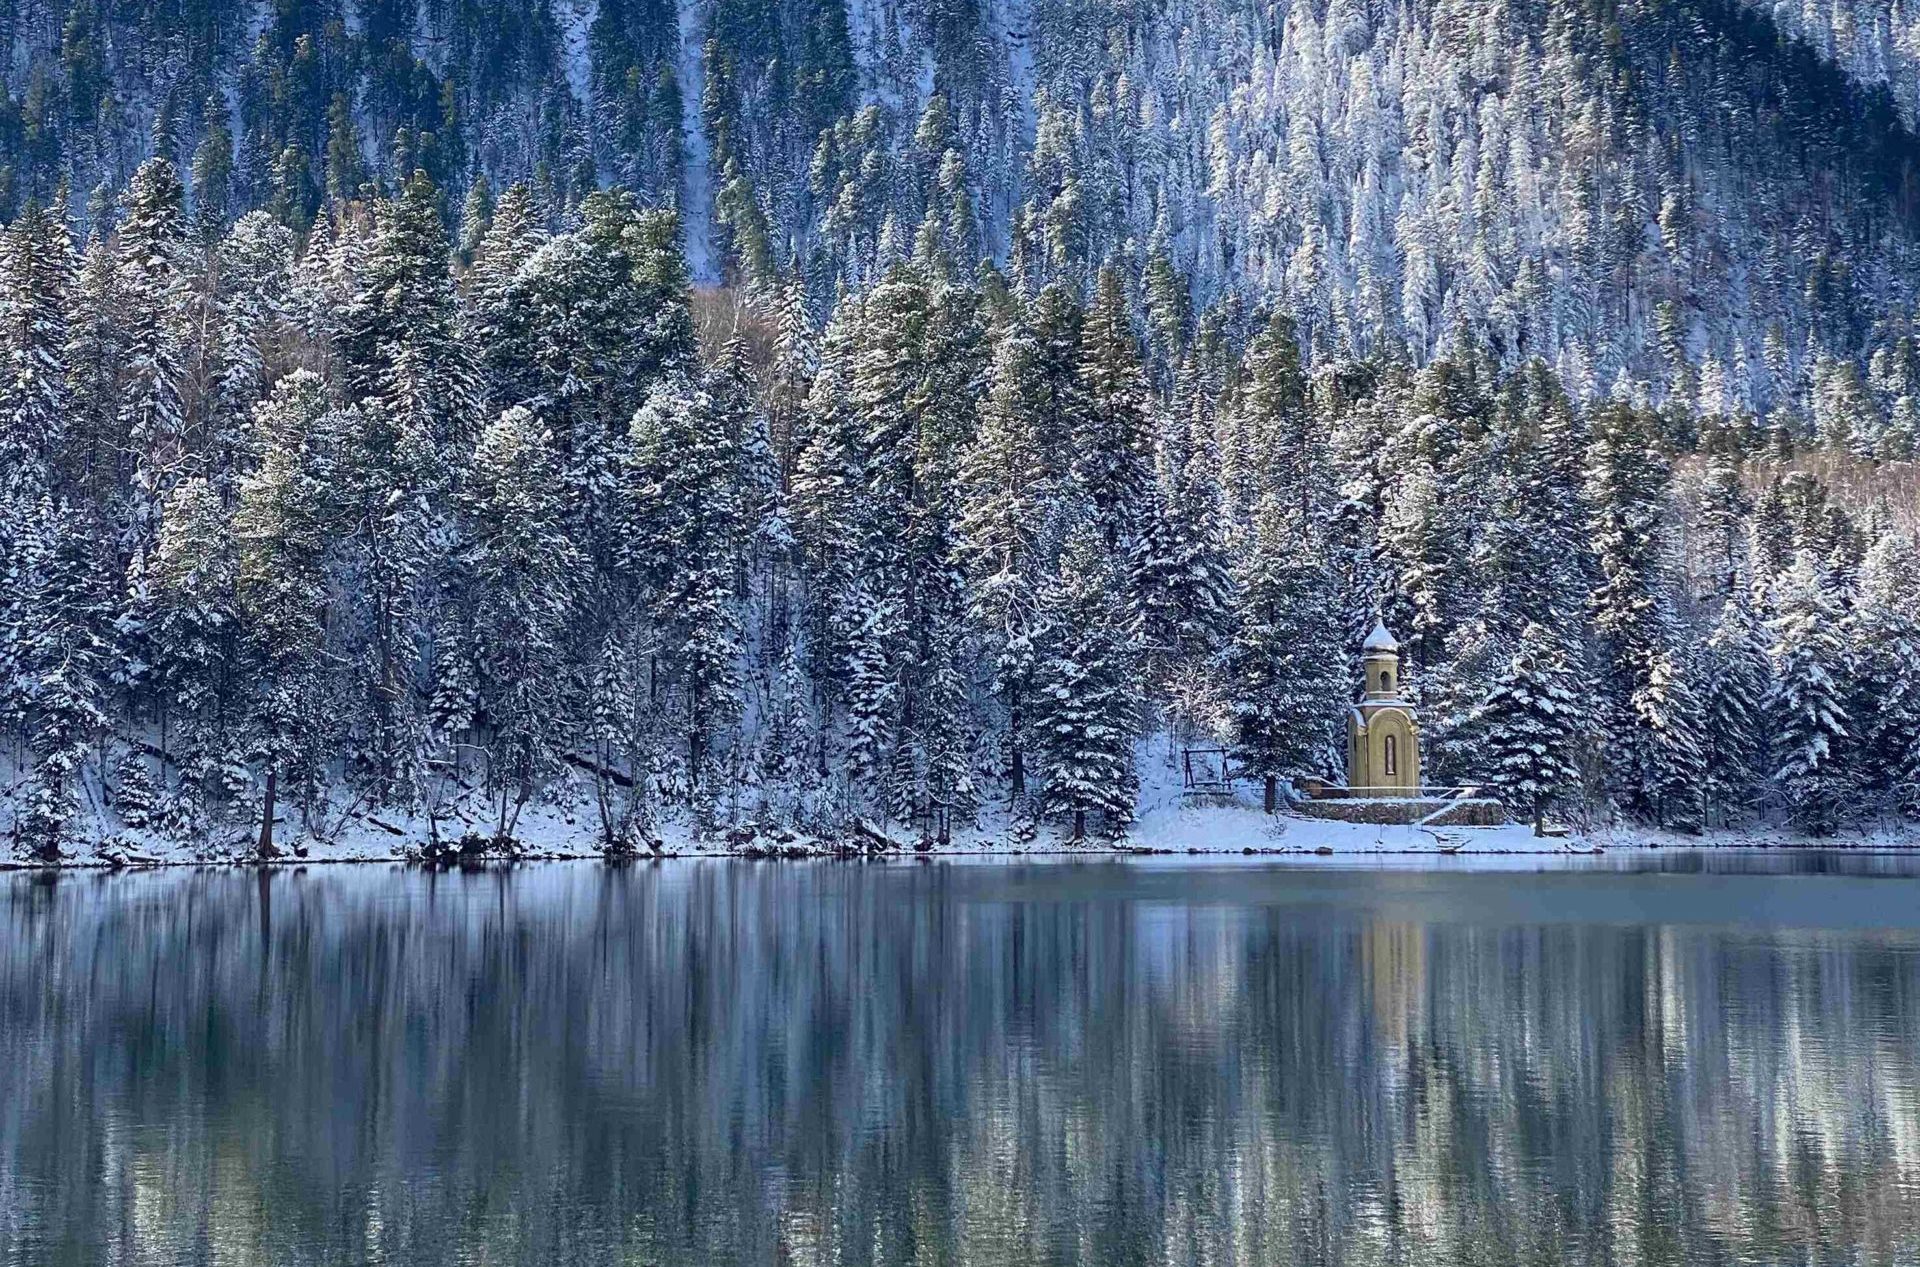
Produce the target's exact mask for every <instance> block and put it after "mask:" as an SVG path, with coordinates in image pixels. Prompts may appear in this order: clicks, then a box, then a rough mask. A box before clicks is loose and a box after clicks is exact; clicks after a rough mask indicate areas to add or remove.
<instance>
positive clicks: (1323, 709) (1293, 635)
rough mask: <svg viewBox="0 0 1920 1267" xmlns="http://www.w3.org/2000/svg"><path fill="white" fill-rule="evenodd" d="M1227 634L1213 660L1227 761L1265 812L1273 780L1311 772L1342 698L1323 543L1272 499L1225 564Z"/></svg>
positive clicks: (1272, 803) (1275, 786) (1274, 793)
mask: <svg viewBox="0 0 1920 1267" xmlns="http://www.w3.org/2000/svg"><path fill="white" fill-rule="evenodd" d="M1234 589H1235V596H1234V628H1233V633H1232V635H1231V638H1230V640H1229V642H1228V644H1227V648H1226V652H1225V655H1224V657H1223V663H1222V672H1223V673H1224V674H1225V676H1226V679H1227V684H1226V690H1227V697H1228V705H1229V709H1230V712H1231V716H1232V719H1233V752H1234V760H1235V761H1236V763H1237V764H1238V765H1239V767H1240V768H1241V769H1242V770H1245V771H1246V772H1248V773H1249V774H1251V775H1253V776H1254V777H1255V778H1257V779H1259V780H1261V783H1262V785H1263V789H1264V795H1263V803H1264V805H1265V807H1266V811H1267V812H1268V813H1269V814H1271V813H1273V812H1274V810H1275V809H1276V808H1278V804H1279V799H1280V795H1279V785H1280V781H1281V780H1282V779H1291V778H1293V777H1295V776H1299V775H1307V774H1314V773H1318V772H1319V771H1320V769H1321V768H1322V766H1323V764H1324V762H1325V759H1326V757H1327V755H1328V754H1329V752H1330V751H1332V750H1333V747H1334V732H1333V728H1334V727H1335V726H1336V725H1337V724H1338V723H1339V720H1340V717H1341V704H1342V703H1343V702H1344V697H1345V692H1346V674H1345V667H1346V666H1345V655H1344V649H1343V647H1342V646H1341V642H1340V637H1341V635H1340V629H1339V626H1338V624H1337V623H1336V622H1335V621H1334V620H1333V618H1332V616H1333V613H1332V610H1331V604H1330V598H1331V592H1330V587H1329V586H1328V583H1327V567H1326V559H1325V554H1324V543H1323V542H1322V541H1321V540H1320V538H1319V537H1318V535H1317V534H1316V533H1315V532H1313V530H1312V526H1311V525H1310V524H1305V523H1302V522H1301V520H1300V519H1299V517H1298V515H1297V514H1295V513H1294V512H1293V509H1292V508H1291V507H1289V506H1288V505H1286V504H1285V503H1284V502H1283V501H1282V500H1281V499H1280V498H1279V497H1278V496H1269V497H1268V498H1266V500H1265V501H1264V503H1263V504H1262V506H1261V508H1260V509H1259V511H1257V512H1256V514H1255V516H1254V523H1253V530H1252V532H1251V534H1250V535H1249V536H1248V537H1247V539H1246V540H1245V542H1244V544H1243V546H1242V548H1241V550H1240V555H1239V558H1238V559H1237V561H1236V562H1235V565H1234Z"/></svg>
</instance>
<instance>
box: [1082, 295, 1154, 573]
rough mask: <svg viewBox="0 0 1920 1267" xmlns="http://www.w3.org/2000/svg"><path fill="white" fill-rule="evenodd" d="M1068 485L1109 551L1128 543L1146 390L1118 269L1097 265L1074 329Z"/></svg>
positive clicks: (1147, 458) (1139, 484)
mask: <svg viewBox="0 0 1920 1267" xmlns="http://www.w3.org/2000/svg"><path fill="white" fill-rule="evenodd" d="M1074 403H1075V406H1076V407H1075V410H1074V414H1073V425H1074V430H1073V435H1072V445H1073V448H1072V455H1073V456H1072V486H1073V489H1074V492H1075V495H1076V496H1077V497H1078V498H1080V499H1081V500H1083V501H1084V502H1085V503H1086V504H1087V506H1088V508H1089V512H1090V513H1091V514H1092V515H1093V520H1094V526H1095V528H1097V529H1098V530H1099V532H1100V536H1101V539H1102V540H1104V541H1105V542H1106V543H1107V548H1108V549H1109V550H1117V551H1120V552H1122V554H1124V553H1125V552H1126V551H1128V550H1129V549H1131V547H1132V544H1133V540H1134V538H1135V537H1136V536H1137V535H1138V533H1139V531H1140V527H1141V515H1142V511H1143V509H1144V507H1145V505H1146V497H1147V492H1148V483H1149V481H1150V480H1151V479H1152V471H1153V467H1152V447H1151V446H1152V435H1153V428H1152V423H1151V420H1150V418H1149V416H1148V410H1149V406H1150V394H1149V392H1148V388H1147V379H1146V374H1145V372H1144V371H1143V370H1142V369H1141V366H1140V343H1139V340H1138V339H1136V338H1135V337H1134V333H1133V324H1132V320H1131V318H1130V317H1129V315H1128V309H1127V297H1126V291H1125V288H1124V284H1123V282H1122V280H1121V277H1120V270H1119V269H1118V268H1115V267H1113V266H1108V267H1106V268H1103V269H1101V270H1100V276H1099V280H1098V282H1097V283H1096V285H1095V288H1094V296H1093V303H1092V304H1091V305H1089V307H1088V308H1087V314H1086V319H1085V321H1084V322H1083V323H1082V325H1081V329H1080V362H1079V381H1078V392H1077V395H1076V399H1075V402H1074Z"/></svg>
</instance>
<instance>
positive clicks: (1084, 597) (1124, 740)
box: [1034, 521, 1140, 840]
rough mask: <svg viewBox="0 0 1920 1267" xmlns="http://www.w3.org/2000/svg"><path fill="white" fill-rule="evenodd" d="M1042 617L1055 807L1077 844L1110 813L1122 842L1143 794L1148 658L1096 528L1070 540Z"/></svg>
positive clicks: (1046, 738)
mask: <svg viewBox="0 0 1920 1267" xmlns="http://www.w3.org/2000/svg"><path fill="white" fill-rule="evenodd" d="M1040 610H1041V616H1042V620H1043V622H1044V623H1043V625H1042V629H1041V633H1040V638H1039V643H1040V655H1039V662H1038V664H1037V666H1036V669H1035V673H1034V679H1035V680H1034V734H1035V736H1036V739H1037V743H1038V747H1039V749H1040V756H1041V764H1042V767H1043V769H1044V771H1045V776H1046V802H1047V805H1048V807H1049V808H1050V809H1052V810H1054V811H1055V812H1058V813H1064V814H1067V815H1069V816H1070V817H1071V819H1072V822H1073V838H1074V839H1075V840H1080V839H1083V838H1084V837H1085V836H1086V831H1087V816H1088V814H1090V813H1103V814H1104V815H1105V819H1106V823H1107V826H1108V828H1109V830H1111V831H1113V832H1115V833H1117V832H1119V831H1120V830H1121V829H1123V828H1124V827H1125V826H1126V825H1127V824H1128V823H1130V822H1131V821H1132V820H1133V811H1134V801H1135V798H1136V796H1137V795H1138V791H1139V776H1138V774H1137V773H1136V771H1135V769H1134V762H1133V741H1134V736H1135V734H1136V733H1137V731H1138V727H1139V719H1140V701H1139V696H1138V689H1139V686H1138V682H1137V681H1136V680H1135V676H1134V675H1135V671H1136V665H1137V662H1138V654H1137V646H1136V638H1135V634H1134V631H1133V629H1132V627H1131V623H1130V621H1129V619H1128V616H1127V610H1126V603H1125V601H1124V599H1123V597H1122V595H1121V586H1120V584H1119V568H1118V563H1117V560H1115V558H1114V557H1113V554H1112V551H1111V550H1110V548H1109V547H1108V546H1107V544H1106V542H1105V540H1104V539H1103V537H1102V535H1101V532H1100V530H1099V529H1098V528H1097V527H1095V526H1094V525H1093V523H1092V522H1091V521H1084V522H1081V523H1078V524H1076V525H1075V527H1074V528H1073V530H1072V531H1071V532H1070V533H1069V534H1068V537H1067V541H1066V546H1065V549H1064V550H1063V551H1062V553H1061V556H1060V565H1059V568H1058V570H1057V571H1056V572H1055V573H1054V574H1053V575H1052V576H1050V577H1049V578H1048V580H1047V587H1046V589H1045V591H1044V592H1043V593H1042V596H1041V609H1040Z"/></svg>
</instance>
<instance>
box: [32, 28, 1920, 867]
mask: <svg viewBox="0 0 1920 1267" xmlns="http://www.w3.org/2000/svg"><path fill="white" fill-rule="evenodd" d="M0 16H4V21H5V26H4V31H5V34H6V37H7V39H8V40H9V41H10V44H9V47H10V48H11V57H10V59H9V61H8V62H7V87H8V94H9V96H8V101H7V104H6V111H5V116H4V118H0V155H3V156H4V157H5V159H6V166H5V173H4V174H5V180H4V181H3V182H0V218H3V219H4V220H5V221H6V228H5V231H4V235H0V567H3V568H4V571H5V574H6V576H7V577H8V584H7V586H6V589H5V592H4V594H0V601H3V602H4V609H3V610H4V617H3V619H0V681H3V682H5V683H6V684H7V690H6V691H5V693H4V696H3V697H0V708H3V709H4V724H5V726H6V735H7V742H6V746H5V748H4V756H5V761H4V763H0V764H3V766H4V771H3V772H4V773H5V775H6V782H5V784H4V792H3V796H0V830H6V831H8V832H10V833H11V837H12V839H13V840H14V841H15V842H16V843H17V845H18V847H19V849H20V850H21V851H22V852H26V853H33V854H37V855H41V856H53V855H55V854H58V853H61V852H63V851H64V852H76V851H78V852H84V851H86V850H88V849H90V848H91V847H92V846H93V845H94V844H95V843H97V842H98V840H99V839H100V838H101V837H102V836H105V835H110V834H113V833H118V832H123V831H124V832H130V833H134V834H136V835H138V834H140V833H147V834H151V835H159V836H168V837H173V838H175V839H178V840H182V841H204V842H226V843H225V844H216V845H210V847H219V848H228V847H231V846H232V842H235V841H238V840H242V839H244V840H246V841H248V842H250V844H249V846H248V847H250V848H257V849H259V850H261V851H263V852H269V851H273V850H275V849H278V848H280V847H282V846H281V844H280V843H277V842H283V841H285V840H286V839H287V837H288V836H289V835H293V836H296V837H297V836H298V835H299V834H300V833H302V832H312V833H319V834H323V835H324V834H325V833H327V832H329V831H334V830H338V829H339V827H340V824H341V823H342V822H344V821H345V819H346V818H347V817H355V818H356V819H357V820H359V821H363V822H364V821H373V820H377V821H379V822H381V823H385V824H388V825H389V827H390V828H391V830H394V831H396V832H399V833H400V834H402V835H409V836H413V835H418V836H421V837H428V838H433V839H436V840H437V839H440V838H442V837H443V835H451V834H455V833H467V832H472V833H474V834H475V835H476V836H477V838H478V839H479V840H481V841H482V842H485V841H492V840H495V839H497V840H498V841H500V842H502V844H503V847H504V842H506V841H507V840H508V839H510V838H511V837H512V836H513V834H514V832H515V829H516V825H517V824H518V823H519V821H520V820H521V817H522V815H523V814H524V813H525V812H526V811H527V809H528V808H529V807H540V808H542V809H543V810H545V809H553V808H555V807H558V810H559V811H560V812H562V813H563V814H564V815H565V816H568V817H569V818H570V821H572V822H574V823H576V824H577V828H578V831H579V832H580V833H581V834H582V835H583V836H586V835H591V836H592V837H593V838H595V839H597V840H599V841H600V842H601V843H602V844H603V845H605V846H606V847H607V848H609V849H611V850H624V849H629V848H632V847H634V846H635V845H636V844H639V843H642V842H645V841H647V840H651V839H655V838H657V836H658V835H659V834H660V833H662V832H665V831H668V830H673V831H680V830H685V829H691V830H696V831H700V832H711V831H714V830H717V829H720V828H723V827H727V826H730V825H737V824H741V823H746V822H753V823H760V824H778V825H781V826H783V827H791V828H795V829H798V830H802V831H806V832H809V833H814V834H818V835H820V836H823V837H831V836H833V835H835V834H837V833H839V832H841V831H843V830H844V829H845V828H846V826H847V825H848V824H849V823H850V822H852V821H854V820H855V819H858V818H861V817H868V818H873V819H876V820H882V821H885V822H887V823H890V824H894V825H897V826H899V827H900V828H901V829H902V830H905V831H919V830H933V829H934V828H935V825H936V824H944V825H946V826H948V827H950V828H964V827H965V826H966V825H967V824H969V823H972V822H975V821H985V822H990V823H993V824H996V825H998V824H1002V823H1005V824H1008V825H1009V826H1008V830H1011V831H1014V832H1016V833H1019V834H1022V835H1029V834H1031V833H1034V832H1039V831H1058V832H1061V833H1064V834H1070V835H1078V834H1080V833H1082V832H1088V833H1093V832H1117V831H1121V830H1124V828H1125V826H1126V824H1127V822H1128V820H1129V818H1130V817H1131V816H1132V814H1133V812H1134V810H1135V807H1136V805H1137V799H1136V798H1137V795H1138V791H1139V786H1140V783H1141V781H1142V778H1143V771H1142V762H1149V763H1150V762H1154V761H1159V760H1161V759H1162V758H1163V754H1165V753H1166V752H1168V751H1170V750H1176V749H1177V748H1178V747H1180V746H1182V745H1184V744H1193V745H1197V746H1213V745H1222V746H1225V747H1227V748H1230V749H1231V750H1232V752H1233V753H1234V758H1235V762H1236V765H1237V768H1238V770H1239V771H1240V772H1241V773H1242V774H1243V775H1244V776H1245V777H1246V778H1247V779H1249V780H1251V781H1252V782H1253V783H1254V785H1256V786H1258V785H1259V784H1261V783H1266V784H1268V785H1269V786H1271V787H1273V788H1275V789H1276V790H1281V789H1284V788H1285V787H1286V786H1287V781H1288V780H1289V779H1290V778H1292V777H1294V776H1298V775H1306V774H1318V773H1327V772H1337V771H1338V770H1339V769H1340V766H1341V762H1340V757H1339V754H1340V747H1341V744H1342V743H1343V735H1342V727H1343V725H1344V720H1343V713H1342V710H1343V707H1344V705H1345V703H1346V702H1347V700H1348V699H1349V698H1350V697H1351V694H1352V692H1353V689H1354V685H1355V682H1356V677H1355V669H1356V662H1355V656H1356V653H1357V650H1358V644H1359V642H1360V639H1361V638H1362V636H1364V634H1365V633H1366V631H1367V630H1368V629H1369V628H1371V626H1372V624H1373V622H1374V621H1375V620H1376V619H1379V618H1384V619H1385V620H1386V621H1387V622H1388V623H1389V624H1390V625H1391V626H1392V627H1393V628H1394V630H1395V631H1396V632H1397V633H1398V634H1399V636H1400V638H1401V641H1402V645H1403V649H1404V651H1405V653H1406V656H1407V659H1408V664H1407V681H1408V683H1409V685H1410V687H1411V689H1412V690H1413V691H1414V692H1415V693H1416V695H1417V697H1418V700H1419V703H1420V706H1421V709H1422V724H1423V732H1422V745H1423V749H1424V756H1425V762H1426V769H1425V774H1426V776H1427V779H1428V781H1429V782H1434V783H1468V782H1482V781H1485V782H1490V783H1492V784H1493V785H1495V786H1497V787H1498V788H1499V789H1500V790H1501V791H1502V793H1503V795H1504V796H1505V797H1506V798H1507V800H1508V802H1509V804H1510V805H1511V806H1512V807H1513V808H1514V809H1515V810H1516V812H1532V811H1536V810H1549V811H1551V812H1554V813H1558V814H1570V815H1579V816H1601V817H1605V816H1618V817H1621V818H1624V819H1626V820H1630V821H1639V822H1646V823H1652V824H1659V825H1662V826H1666V827H1671V828H1676V829H1680V830H1693V829H1697V828H1699V827H1701V826H1703V825H1704V826H1720V825H1732V824H1741V823H1746V822H1751V821H1754V820H1756V819H1759V818H1766V819H1782V820H1786V821H1789V822H1791V823H1792V824H1793V825H1795V826H1797V827H1800V828H1803V829H1806V830H1810V831H1815V832H1825V831H1830V830H1833V829H1834V828H1836V827H1840V826H1843V825H1846V824H1849V823H1855V822H1863V821H1867V820H1869V819H1872V818H1874V817H1876V816H1879V815H1883V814H1896V813H1903V812H1905V813H1912V812H1914V811H1916V810H1920V667H1917V666H1916V664H1915V652H1916V650H1920V624H1916V620H1917V618H1920V605H1917V604H1916V599H1920V571H1917V570H1916V569H1917V568H1920V556H1917V555H1916V548H1915V541H1914V532H1915V529H1916V525H1917V524H1920V482H1916V480H1915V472H1914V467H1913V462H1912V459H1913V454H1914V447H1915V445H1916V443H1920V404H1916V400H1917V399H1920V347H1916V344H1915V342H1914V339H1913V338H1912V336H1911V334H1910V332H1909V329H1908V321H1907V314H1908V313H1909V311H1910V310H1911V307H1912V303H1913V301H1914V295H1913V290H1914V282H1915V279H1916V270H1917V268H1920V265H1917V264H1916V259H1915V252H1914V245H1915V243H1914V238H1915V233H1916V228H1920V220H1917V219H1916V216H1917V215H1920V207H1917V205H1916V197H1915V195H1916V192H1920V190H1917V189H1916V186H1915V180H1914V178H1915V174H1916V173H1915V168H1914V160H1915V158H1916V156H1920V145H1916V142H1915V138H1914V133H1913V131H1912V130H1911V126H1910V122H1909V120H1910V119H1911V118H1912V116H1913V108H1912V99H1913V96H1914V92H1913V89H1912V87H1911V75H1910V74H1909V72H1908V70H1907V69H1906V68H1907V66H1908V62H1909V61H1910V60H1911V59H1910V57H1909V56H1908V54H1907V53H1906V52H1905V51H1904V50H1905V49H1906V48H1907V47H1908V40H1907V38H1906V36H1905V34H1904V33H1903V31H1902V30H1901V29H1899V28H1898V23H1897V22H1896V21H1895V18H1894V17H1893V16H1889V15H1888V14H1881V15H1880V16H1879V17H1877V18H1873V20H1872V21H1869V20H1867V19H1869V18H1872V14H1870V13H1868V12H1867V11H1866V10H1865V9H1864V8H1862V9H1860V10H1858V11H1855V10H1853V9H1848V8H1844V7H1843V6H1834V7H1833V8H1832V9H1830V10H1824V11H1821V12H1819V13H1816V12H1814V11H1813V10H1812V9H1805V10H1801V11H1797V12H1796V13H1795V14H1792V15H1782V14H1775V13H1773V12H1772V11H1770V10H1762V9H1759V8H1754V7H1742V6H1738V5H1726V4H1715V3H1710V2H1709V0H1685V2H1675V3H1666V4H1642V5H1613V6H1599V5H1590V6H1580V5H1572V4H1557V3H1546V4H1530V5H1505V6H1497V5H1491V4H1466V3H1459V4H1455V3H1442V4H1434V5H1390V4H1382V5H1376V6H1372V7H1367V6H1360V5H1354V4H1351V3H1348V0H1332V2H1331V3H1329V4H1328V5H1327V6H1325V7H1324V8H1322V9H1318V10H1315V9H1312V8H1309V7H1292V8H1290V7H1287V6H1278V7H1273V8H1264V7H1261V8H1256V7H1251V6H1248V7H1241V6H1236V5H1232V4H1213V3H1193V2H1192V0H1169V3H1167V4H1164V5H1158V6H1149V5H1141V6H1137V7H1135V6H1127V5H1114V6H1093V5H1082V4H1064V3H1058V2H1057V0H1040V2H1039V3H1035V4H1033V5H1031V6H1029V5H1026V4H1021V5H1017V6H1000V7H987V8H979V7H976V6H975V5H973V4H971V3H968V2H967V0H959V2H958V3H937V4H936V3H925V4H913V5H898V6H889V5H884V4H883V5H873V6H869V5H857V6H853V7H850V8H845V9H842V8H840V7H839V6H837V5H832V4H819V3H815V2H814V0H789V2H788V3H781V4H771V5H760V4H751V3H745V2H743V0H712V2H710V3H688V4H683V5H681V6H679V7H677V8H666V7H661V6H656V5H651V4H635V3H632V2H631V0H619V2H618V3H615V2H614V0H603V2H602V3H599V4H597V5H596V4H592V3H583V4H580V3H573V2H571V0H552V2H551V3H538V2H532V0H519V2H515V3H494V4H478V3H457V2H454V0H438V2H435V0H429V2H428V3H423V4H411V3H409V4H393V5H389V4H355V5H346V6H339V5H329V4H305V3H298V2H296V0H277V2H276V3H274V4H271V5H267V4H239V3H235V4H226V3H218V2H202V3H179V4H168V5H147V4H141V5H124V6H121V5H111V4H86V5H79V4H76V5H35V4H16V5H13V6H11V7H9V8H6V9H5V10H4V14H3V15H0ZM1841 32H1844V34H1845V38H1844V39H1842V38H1841V37H1840V35H1839V34H1836V33H1841ZM1796 33H1797V34H1796ZM1803 36H1804V37H1805V38H1802V37H1803ZM1816 36H1817V37H1818V38H1815V37H1816ZM156 155H157V156H156ZM1149 738H1152V739H1153V740H1154V742H1152V743H1151V744H1149V743H1147V742H1146V741H1147V740H1148V739H1149ZM1153 773H1154V772H1153V771H1151V770H1149V771H1147V774H1148V775H1152V774H1153ZM1148 781H1149V782H1151V781H1152V780H1151V778H1149V780H1148ZM276 819H277V820H278V821H279V823H280V827H279V828H278V835H277V836H276V835H275V834H274V833H272V832H268V831H264V830H262V828H263V827H264V826H265V825H267V824H271V823H273V822H274V821H276ZM996 830H998V826H996Z"/></svg>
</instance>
